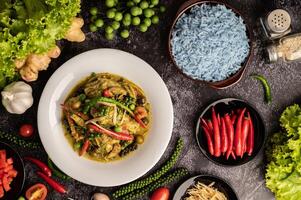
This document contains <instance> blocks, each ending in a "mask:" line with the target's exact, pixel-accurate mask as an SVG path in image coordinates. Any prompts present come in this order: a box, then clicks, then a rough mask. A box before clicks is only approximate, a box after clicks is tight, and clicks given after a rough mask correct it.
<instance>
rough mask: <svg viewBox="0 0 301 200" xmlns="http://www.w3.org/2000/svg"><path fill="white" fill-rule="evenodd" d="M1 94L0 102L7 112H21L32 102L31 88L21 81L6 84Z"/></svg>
mask: <svg viewBox="0 0 301 200" xmlns="http://www.w3.org/2000/svg"><path fill="white" fill-rule="evenodd" d="M1 95H2V104H3V106H4V107H5V108H6V110H7V111H8V112H9V113H13V114H23V113H24V112H25V111H26V110H27V109H28V108H30V107H31V106H32V104H33V97H32V89H31V87H30V85H28V84H26V83H25V82H23V81H18V82H13V83H11V84H9V85H7V86H6V87H5V88H4V90H3V91H2V92H1Z"/></svg>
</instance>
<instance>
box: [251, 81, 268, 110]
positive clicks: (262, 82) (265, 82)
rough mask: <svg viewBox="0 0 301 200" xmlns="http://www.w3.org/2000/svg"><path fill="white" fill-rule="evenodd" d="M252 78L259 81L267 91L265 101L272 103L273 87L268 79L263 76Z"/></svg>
mask: <svg viewBox="0 0 301 200" xmlns="http://www.w3.org/2000/svg"><path fill="white" fill-rule="evenodd" d="M251 77H253V78H255V79H257V80H259V81H260V82H261V84H262V86H263V88H264V91H265V100H266V102H267V103H268V104H269V103H271V102H272V94H271V87H270V85H269V83H268V81H267V79H266V78H265V77H264V76H262V75H252V76H251Z"/></svg>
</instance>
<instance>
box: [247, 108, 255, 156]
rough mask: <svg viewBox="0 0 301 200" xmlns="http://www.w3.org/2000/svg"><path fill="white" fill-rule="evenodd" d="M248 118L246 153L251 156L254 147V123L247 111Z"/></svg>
mask: <svg viewBox="0 0 301 200" xmlns="http://www.w3.org/2000/svg"><path fill="white" fill-rule="evenodd" d="M248 118H249V119H250V120H249V122H250V124H249V134H248V139H247V153H248V155H249V156H251V155H252V153H253V149H254V125H253V120H252V118H251V115H250V113H249V112H248Z"/></svg>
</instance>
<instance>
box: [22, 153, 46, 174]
mask: <svg viewBox="0 0 301 200" xmlns="http://www.w3.org/2000/svg"><path fill="white" fill-rule="evenodd" d="M24 160H27V161H30V162H32V163H33V164H35V165H37V166H38V167H39V168H40V169H41V170H42V171H43V173H44V174H46V175H47V176H51V170H50V169H49V167H48V166H47V165H46V164H45V163H43V162H42V161H40V160H38V159H36V158H32V157H25V158H24Z"/></svg>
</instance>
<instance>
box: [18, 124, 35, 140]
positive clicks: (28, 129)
mask: <svg viewBox="0 0 301 200" xmlns="http://www.w3.org/2000/svg"><path fill="white" fill-rule="evenodd" d="M33 131H34V130H33V126H32V125H31V124H23V125H22V126H21V127H20V130H19V134H20V135H21V136H22V137H30V136H32V134H33Z"/></svg>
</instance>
